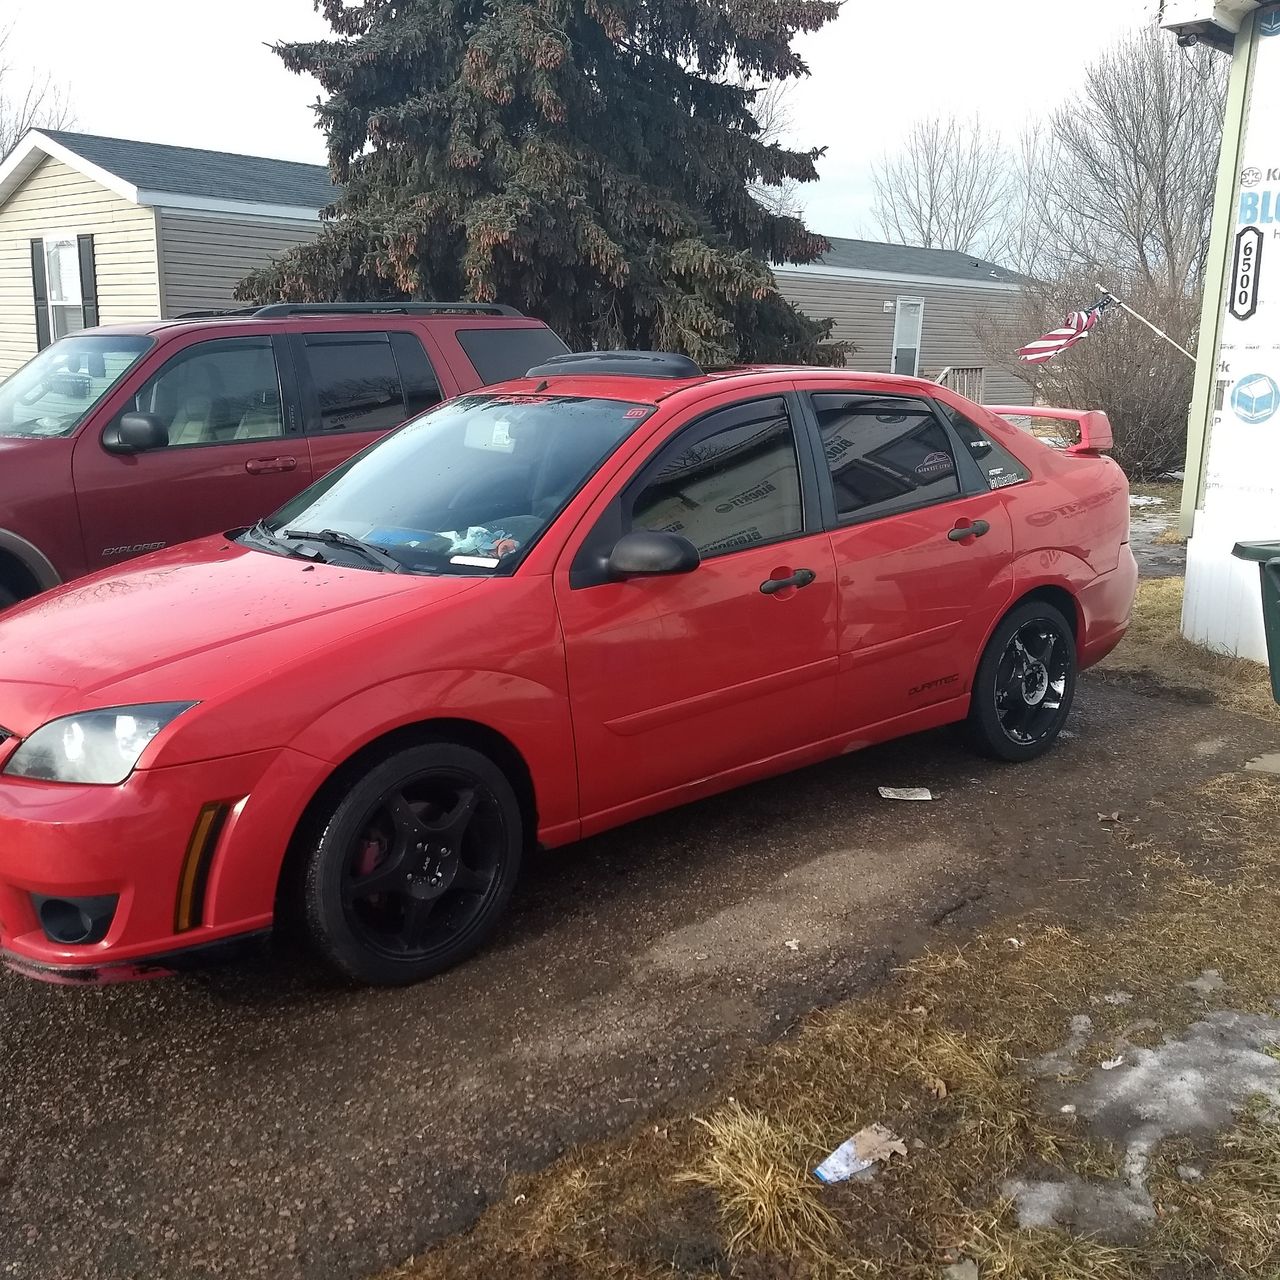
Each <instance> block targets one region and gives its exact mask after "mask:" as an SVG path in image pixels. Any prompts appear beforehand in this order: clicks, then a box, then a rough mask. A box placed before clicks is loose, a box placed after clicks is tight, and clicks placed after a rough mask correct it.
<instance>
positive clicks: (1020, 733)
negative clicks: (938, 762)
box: [968, 600, 1077, 762]
mask: <svg viewBox="0 0 1280 1280" xmlns="http://www.w3.org/2000/svg"><path fill="white" fill-rule="evenodd" d="M1076 675H1077V662H1076V640H1075V635H1074V634H1073V632H1072V630H1071V626H1070V624H1069V623H1068V622H1067V620H1066V618H1064V617H1063V616H1062V614H1061V613H1060V612H1059V611H1058V610H1057V609H1055V608H1054V607H1053V605H1051V604H1046V603H1044V602H1043V601H1040V600H1029V601H1027V602H1026V603H1025V604H1021V605H1019V606H1018V607H1017V608H1016V609H1013V610H1012V611H1011V612H1010V613H1009V614H1008V615H1007V616H1006V617H1005V618H1004V620H1003V621H1002V622H1001V623H1000V625H999V626H998V627H997V628H996V629H995V633H994V634H993V635H992V637H991V639H990V641H989V642H988V644H987V647H986V650H985V651H984V652H983V655H982V661H981V662H980V663H979V664H978V674H977V675H976V676H975V678H974V682H973V694H972V697H971V699H970V706H969V724H968V729H969V738H970V741H971V742H972V744H973V746H974V748H975V749H976V750H977V751H979V752H981V753H982V754H983V755H986V756H991V757H993V758H994V759H997V760H1010V761H1015V762H1018V761H1023V760H1033V759H1034V758H1035V757H1036V756H1038V755H1041V754H1042V753H1044V752H1045V751H1047V750H1048V749H1049V748H1050V747H1051V746H1052V745H1053V742H1054V740H1055V739H1056V738H1057V736H1058V734H1059V733H1061V732H1062V727H1063V725H1064V724H1066V722H1067V716H1068V715H1069V714H1070V711H1071V703H1072V700H1073V699H1074V697H1075V692H1076Z"/></svg>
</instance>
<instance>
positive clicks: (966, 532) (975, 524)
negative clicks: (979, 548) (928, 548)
mask: <svg viewBox="0 0 1280 1280" xmlns="http://www.w3.org/2000/svg"><path fill="white" fill-rule="evenodd" d="M990 532H991V526H990V525H989V524H988V523H987V522H986V521H985V520H974V521H971V522H970V523H969V524H958V525H956V527H955V528H954V529H952V530H951V532H950V533H948V534H947V537H948V538H950V539H951V541H952V542H963V541H964V540H965V539H966V538H980V537H982V535H983V534H984V533H990Z"/></svg>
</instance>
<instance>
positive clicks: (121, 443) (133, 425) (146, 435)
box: [102, 413, 169, 453]
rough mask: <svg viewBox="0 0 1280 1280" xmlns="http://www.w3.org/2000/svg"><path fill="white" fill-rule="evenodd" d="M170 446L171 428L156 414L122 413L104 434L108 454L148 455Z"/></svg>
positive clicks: (103, 444) (104, 443) (103, 439)
mask: <svg viewBox="0 0 1280 1280" xmlns="http://www.w3.org/2000/svg"><path fill="white" fill-rule="evenodd" d="M168 444H169V428H168V427H166V426H165V425H164V423H163V422H161V421H160V419H159V418H158V417H156V415H155V414H154V413H122V414H121V415H120V417H119V418H117V419H116V421H115V422H113V423H112V424H111V425H110V426H109V427H108V428H107V429H106V430H105V431H104V432H103V433H102V447H103V448H104V449H105V450H106V451H107V452H108V453H146V452H147V451H148V450H149V449H164V448H167V447H168Z"/></svg>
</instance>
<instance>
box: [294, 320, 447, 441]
mask: <svg viewBox="0 0 1280 1280" xmlns="http://www.w3.org/2000/svg"><path fill="white" fill-rule="evenodd" d="M302 354H303V359H304V362H305V363H304V372H305V374H306V375H307V376H309V378H310V381H311V385H312V387H313V388H314V391H315V398H316V417H317V419H318V420H317V421H316V422H315V424H314V425H315V426H316V427H318V429H319V430H320V431H323V432H330V431H386V430H389V429H390V428H391V427H395V426H398V425H399V424H400V423H402V422H403V421H404V420H405V418H407V417H408V416H409V408H408V405H407V403H406V399H405V388H404V380H403V379H402V378H401V376H400V368H399V365H398V364H397V363H396V358H395V353H394V352H393V351H392V349H391V340H390V336H389V335H388V334H385V333H308V334H304V335H302ZM423 358H424V359H425V356H424V357H423Z"/></svg>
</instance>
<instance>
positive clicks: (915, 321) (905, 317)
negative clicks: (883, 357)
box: [892, 298, 924, 378]
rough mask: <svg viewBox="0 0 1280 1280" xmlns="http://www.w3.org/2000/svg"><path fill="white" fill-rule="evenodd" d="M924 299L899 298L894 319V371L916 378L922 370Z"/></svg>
mask: <svg viewBox="0 0 1280 1280" xmlns="http://www.w3.org/2000/svg"><path fill="white" fill-rule="evenodd" d="M923 327H924V299H923V298H899V299H898V302H897V305H896V306H895V307H894V319H893V369H892V372H893V373H900V374H904V375H905V376H906V377H908V378H914V377H915V376H916V375H917V374H918V373H919V372H920V335H921V332H922V330H923Z"/></svg>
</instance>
